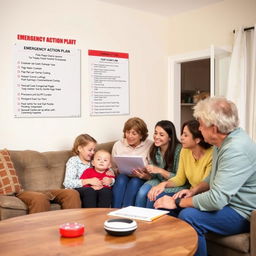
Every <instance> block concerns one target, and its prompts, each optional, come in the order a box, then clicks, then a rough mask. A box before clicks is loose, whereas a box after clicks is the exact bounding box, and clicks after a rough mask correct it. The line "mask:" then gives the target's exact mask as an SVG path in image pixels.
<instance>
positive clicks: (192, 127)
mask: <svg viewBox="0 0 256 256" xmlns="http://www.w3.org/2000/svg"><path fill="white" fill-rule="evenodd" d="M185 126H187V127H188V129H189V131H190V132H191V134H192V137H193V139H197V138H198V139H200V142H199V143H198V145H199V146H201V147H202V148H204V149H208V148H210V147H211V146H212V145H211V144H209V143H207V142H206V141H205V140H204V137H203V135H202V133H201V131H200V130H199V126H200V124H199V122H198V121H197V120H189V121H187V122H185V123H184V124H183V125H182V128H181V131H182V133H183V130H184V127H185Z"/></svg>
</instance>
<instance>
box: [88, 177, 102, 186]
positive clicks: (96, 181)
mask: <svg viewBox="0 0 256 256" xmlns="http://www.w3.org/2000/svg"><path fill="white" fill-rule="evenodd" d="M90 184H91V185H92V186H102V182H101V180H99V179H98V178H91V179H90Z"/></svg>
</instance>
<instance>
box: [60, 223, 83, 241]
mask: <svg viewBox="0 0 256 256" xmlns="http://www.w3.org/2000/svg"><path fill="white" fill-rule="evenodd" d="M59 231H60V235H61V236H63V237H78V236H82V235H83V234H84V225H83V224H80V223H77V222H74V223H64V224H62V225H60V229H59Z"/></svg>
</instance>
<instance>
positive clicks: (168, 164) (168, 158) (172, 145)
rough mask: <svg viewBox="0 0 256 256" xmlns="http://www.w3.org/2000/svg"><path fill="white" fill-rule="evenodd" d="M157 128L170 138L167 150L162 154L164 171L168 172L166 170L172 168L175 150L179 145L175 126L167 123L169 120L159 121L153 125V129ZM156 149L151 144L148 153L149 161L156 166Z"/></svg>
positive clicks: (169, 122)
mask: <svg viewBox="0 0 256 256" xmlns="http://www.w3.org/2000/svg"><path fill="white" fill-rule="evenodd" d="M157 126H159V127H161V128H162V129H164V130H165V131H166V132H167V134H168V135H169V137H170V140H169V145H168V148H167V150H166V152H165V154H164V161H165V167H164V169H165V170H168V169H171V168H172V167H173V162H174V153H175V149H176V147H177V145H178V144H180V142H179V140H178V138H177V135H176V129H175V126H174V124H173V123H172V122H171V121H169V120H162V121H159V122H158V123H157V124H156V125H155V128H156V127H157ZM157 149H158V147H156V146H155V144H154V143H153V144H152V146H151V148H150V151H149V156H150V159H151V161H152V163H153V164H154V165H158V163H157V161H156V152H157Z"/></svg>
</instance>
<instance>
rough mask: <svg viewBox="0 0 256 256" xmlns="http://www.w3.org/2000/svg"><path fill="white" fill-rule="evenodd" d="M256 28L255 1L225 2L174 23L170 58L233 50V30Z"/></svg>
mask: <svg viewBox="0 0 256 256" xmlns="http://www.w3.org/2000/svg"><path fill="white" fill-rule="evenodd" d="M254 24H256V1H255V0H224V1H222V2H218V3H217V4H214V5H210V6H207V7H204V8H201V9H198V10H194V11H190V12H186V13H183V14H180V15H177V16H174V17H172V18H171V19H170V26H169V32H170V40H171V41H170V45H169V54H170V55H175V54H180V53H185V52H193V51H199V50H204V49H208V48H209V47H210V45H211V44H213V45H215V46H224V47H225V46H229V47H231V46H232V42H233V30H234V29H236V28H238V27H241V26H245V27H250V26H253V25H254Z"/></svg>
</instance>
